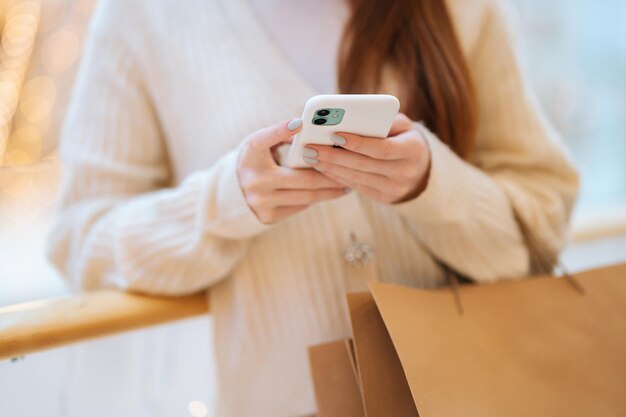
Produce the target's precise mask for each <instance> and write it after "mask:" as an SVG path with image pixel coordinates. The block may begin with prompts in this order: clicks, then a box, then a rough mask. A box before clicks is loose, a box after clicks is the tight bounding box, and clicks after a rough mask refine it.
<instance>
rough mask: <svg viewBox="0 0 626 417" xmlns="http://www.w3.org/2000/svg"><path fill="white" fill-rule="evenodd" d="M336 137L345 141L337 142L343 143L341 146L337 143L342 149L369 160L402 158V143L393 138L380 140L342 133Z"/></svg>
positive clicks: (403, 147) (403, 149)
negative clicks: (366, 157)
mask: <svg viewBox="0 0 626 417" xmlns="http://www.w3.org/2000/svg"><path fill="white" fill-rule="evenodd" d="M336 136H339V137H341V138H343V139H344V140H345V142H344V141H339V142H344V143H343V144H341V143H339V144H340V146H341V147H342V148H344V149H348V150H349V151H352V152H356V153H359V154H361V155H365V156H369V157H370V158H374V159H383V160H394V159H402V158H404V152H405V146H404V144H403V143H402V142H398V141H396V140H395V137H393V136H392V137H389V138H387V139H381V138H372V137H367V136H360V135H355V134H353V133H343V132H342V133H337V134H336ZM336 143H337V142H336Z"/></svg>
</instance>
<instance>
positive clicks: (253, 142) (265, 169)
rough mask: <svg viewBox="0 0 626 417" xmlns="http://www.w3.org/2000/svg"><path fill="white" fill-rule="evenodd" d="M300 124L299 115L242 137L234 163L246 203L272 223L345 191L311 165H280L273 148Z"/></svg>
mask: <svg viewBox="0 0 626 417" xmlns="http://www.w3.org/2000/svg"><path fill="white" fill-rule="evenodd" d="M301 127H302V121H301V120H300V119H293V120H291V121H290V122H287V121H282V122H280V123H277V124H275V125H274V126H270V127H266V128H264V129H261V130H258V131H256V132H254V133H253V134H251V135H250V136H248V137H247V138H246V139H245V143H244V146H243V149H242V151H241V154H240V155H239V161H238V164H237V177H238V179H239V185H240V186H241V189H242V190H243V194H244V196H245V198H246V201H247V203H248V206H250V208H251V209H252V211H253V212H254V214H255V215H256V216H257V218H258V219H259V221H261V222H262V223H265V224H271V223H275V222H277V221H279V220H282V219H284V218H286V217H289V216H291V215H293V214H295V213H298V212H299V211H302V210H304V209H305V208H307V207H308V206H310V205H312V204H314V203H317V202H320V201H324V200H332V199H334V198H337V197H341V196H342V195H344V194H346V192H347V190H346V188H345V187H344V186H342V185H341V184H339V183H337V182H335V181H333V180H331V179H330V178H328V177H326V176H325V175H323V174H321V173H319V172H317V171H316V170H314V169H293V168H287V167H281V166H279V165H278V164H277V163H276V161H275V160H274V157H273V152H274V151H275V150H276V148H278V146H280V145H282V144H284V143H291V141H292V139H293V135H295V134H296V133H298V131H299V130H300V128H301Z"/></svg>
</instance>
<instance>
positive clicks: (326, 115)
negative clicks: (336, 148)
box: [281, 94, 400, 168]
mask: <svg viewBox="0 0 626 417" xmlns="http://www.w3.org/2000/svg"><path fill="white" fill-rule="evenodd" d="M399 109H400V102H399V101H398V99H397V98H396V97H394V96H392V95H388V94H323V95H319V96H315V97H311V98H310V99H309V100H308V101H307V102H306V105H305V106H304V112H303V113H302V130H300V132H298V134H297V135H296V136H295V138H294V140H293V143H292V144H291V146H290V148H289V151H288V152H287V156H286V157H285V158H282V160H281V165H283V166H287V167H290V168H311V166H310V165H308V164H306V163H305V162H304V161H303V160H302V154H301V151H302V148H304V147H305V146H306V145H309V144H317V145H333V142H332V141H331V140H330V138H331V137H332V135H333V134H335V133H337V132H346V133H355V134H357V135H361V136H370V137H375V138H381V139H383V138H386V137H387V135H388V134H389V130H390V129H391V124H392V123H393V120H394V118H395V116H396V114H397V113H398V110H399Z"/></svg>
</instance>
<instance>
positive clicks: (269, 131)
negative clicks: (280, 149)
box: [246, 118, 302, 166]
mask: <svg viewBox="0 0 626 417" xmlns="http://www.w3.org/2000/svg"><path fill="white" fill-rule="evenodd" d="M301 127H302V120H300V119H297V118H296V119H292V120H291V121H287V120H283V121H282V122H279V123H276V124H275V125H273V126H270V127H266V128H264V129H261V130H258V131H256V132H255V133H253V134H252V135H251V136H249V137H248V139H247V140H248V144H249V151H250V152H246V158H249V159H248V160H249V161H250V160H252V161H256V162H257V163H258V165H272V166H274V165H276V162H275V161H274V158H273V156H272V149H273V148H275V147H277V145H280V144H282V143H290V142H291V137H292V136H293V135H294V134H296V133H298V131H299V130H300V128H301Z"/></svg>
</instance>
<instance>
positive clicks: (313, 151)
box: [302, 113, 430, 204]
mask: <svg viewBox="0 0 626 417" xmlns="http://www.w3.org/2000/svg"><path fill="white" fill-rule="evenodd" d="M333 142H334V143H335V144H336V145H339V146H341V148H336V147H332V146H328V145H307V146H306V147H305V148H304V150H303V151H302V156H303V159H304V161H305V162H306V163H307V164H309V165H311V166H312V167H314V168H315V169H316V170H318V171H319V172H321V173H323V174H324V175H326V176H328V177H329V178H331V179H333V180H334V181H336V182H338V183H340V184H342V185H345V186H346V187H349V188H351V189H353V190H355V191H358V192H360V193H362V194H364V195H366V196H368V197H370V198H372V199H374V200H377V201H380V202H381V203H385V204H393V203H400V202H403V201H408V200H412V199H413V198H415V197H417V196H418V195H419V194H420V193H421V192H422V191H424V189H425V188H426V183H427V181H428V173H429V171H430V149H429V147H428V144H427V143H426V139H425V138H424V137H423V135H422V134H421V133H420V132H419V131H418V130H417V129H416V128H415V126H414V125H413V123H412V122H411V120H410V119H409V118H408V117H407V116H405V115H404V114H402V113H400V114H398V115H397V116H396V118H395V120H394V122H393V125H392V126H391V129H390V131H389V136H388V137H387V138H386V139H380V138H371V137H366V136H359V135H355V134H352V133H338V134H336V135H335V136H334V137H333ZM342 148H343V149H342Z"/></svg>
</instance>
